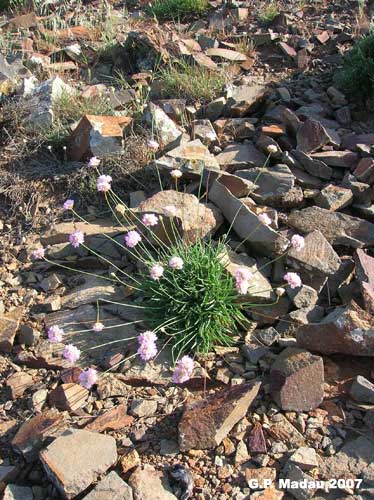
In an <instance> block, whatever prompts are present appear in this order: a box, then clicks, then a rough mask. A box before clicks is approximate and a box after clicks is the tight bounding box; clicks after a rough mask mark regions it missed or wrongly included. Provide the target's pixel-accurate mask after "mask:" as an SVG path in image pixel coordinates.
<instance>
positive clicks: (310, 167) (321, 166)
mask: <svg viewBox="0 0 374 500" xmlns="http://www.w3.org/2000/svg"><path fill="white" fill-rule="evenodd" d="M291 157H292V158H295V159H296V160H297V162H298V163H299V165H300V166H301V168H303V169H304V170H305V171H306V172H308V173H309V174H310V175H313V176H315V177H319V178H320V179H327V180H328V179H331V177H332V173H333V170H332V168H331V167H328V166H327V165H326V163H324V162H323V161H320V160H316V159H313V158H311V157H310V156H309V155H307V154H305V153H303V152H302V151H297V150H296V149H294V150H292V151H291Z"/></svg>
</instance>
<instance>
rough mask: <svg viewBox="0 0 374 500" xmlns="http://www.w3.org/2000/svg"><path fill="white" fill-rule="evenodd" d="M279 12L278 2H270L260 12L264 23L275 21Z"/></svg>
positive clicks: (260, 17)
mask: <svg viewBox="0 0 374 500" xmlns="http://www.w3.org/2000/svg"><path fill="white" fill-rule="evenodd" d="M278 14H279V9H278V5H277V4H276V2H273V1H272V2H270V3H269V5H266V6H265V7H263V8H262V9H261V11H260V12H259V16H258V17H259V19H260V21H261V22H263V23H264V24H270V23H272V22H273V21H274V19H275V17H276V16H277V15H278Z"/></svg>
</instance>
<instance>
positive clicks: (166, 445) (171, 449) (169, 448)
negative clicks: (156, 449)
mask: <svg viewBox="0 0 374 500" xmlns="http://www.w3.org/2000/svg"><path fill="white" fill-rule="evenodd" d="M178 453H179V446H178V443H177V442H176V441H173V440H171V439H161V441H160V455H162V456H175V455H177V454H178Z"/></svg>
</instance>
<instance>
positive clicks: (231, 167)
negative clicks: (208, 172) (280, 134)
mask: <svg viewBox="0 0 374 500" xmlns="http://www.w3.org/2000/svg"><path fill="white" fill-rule="evenodd" d="M216 159H217V161H218V163H219V165H220V167H221V168H222V170H227V171H228V172H234V171H235V170H238V169H243V168H248V167H263V166H264V164H265V161H266V156H265V155H264V154H263V153H262V152H261V151H259V150H258V149H257V148H256V147H255V146H253V144H251V143H249V142H248V143H243V144H242V143H239V142H234V143H231V144H229V145H228V146H226V147H225V149H224V150H223V151H222V153H220V154H219V155H217V157H216Z"/></svg>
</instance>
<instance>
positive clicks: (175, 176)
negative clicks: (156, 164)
mask: <svg viewBox="0 0 374 500" xmlns="http://www.w3.org/2000/svg"><path fill="white" fill-rule="evenodd" d="M170 175H171V176H172V177H173V179H180V178H181V177H182V175H183V174H182V172H181V171H180V170H178V169H177V168H175V169H174V170H171V172H170Z"/></svg>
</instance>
